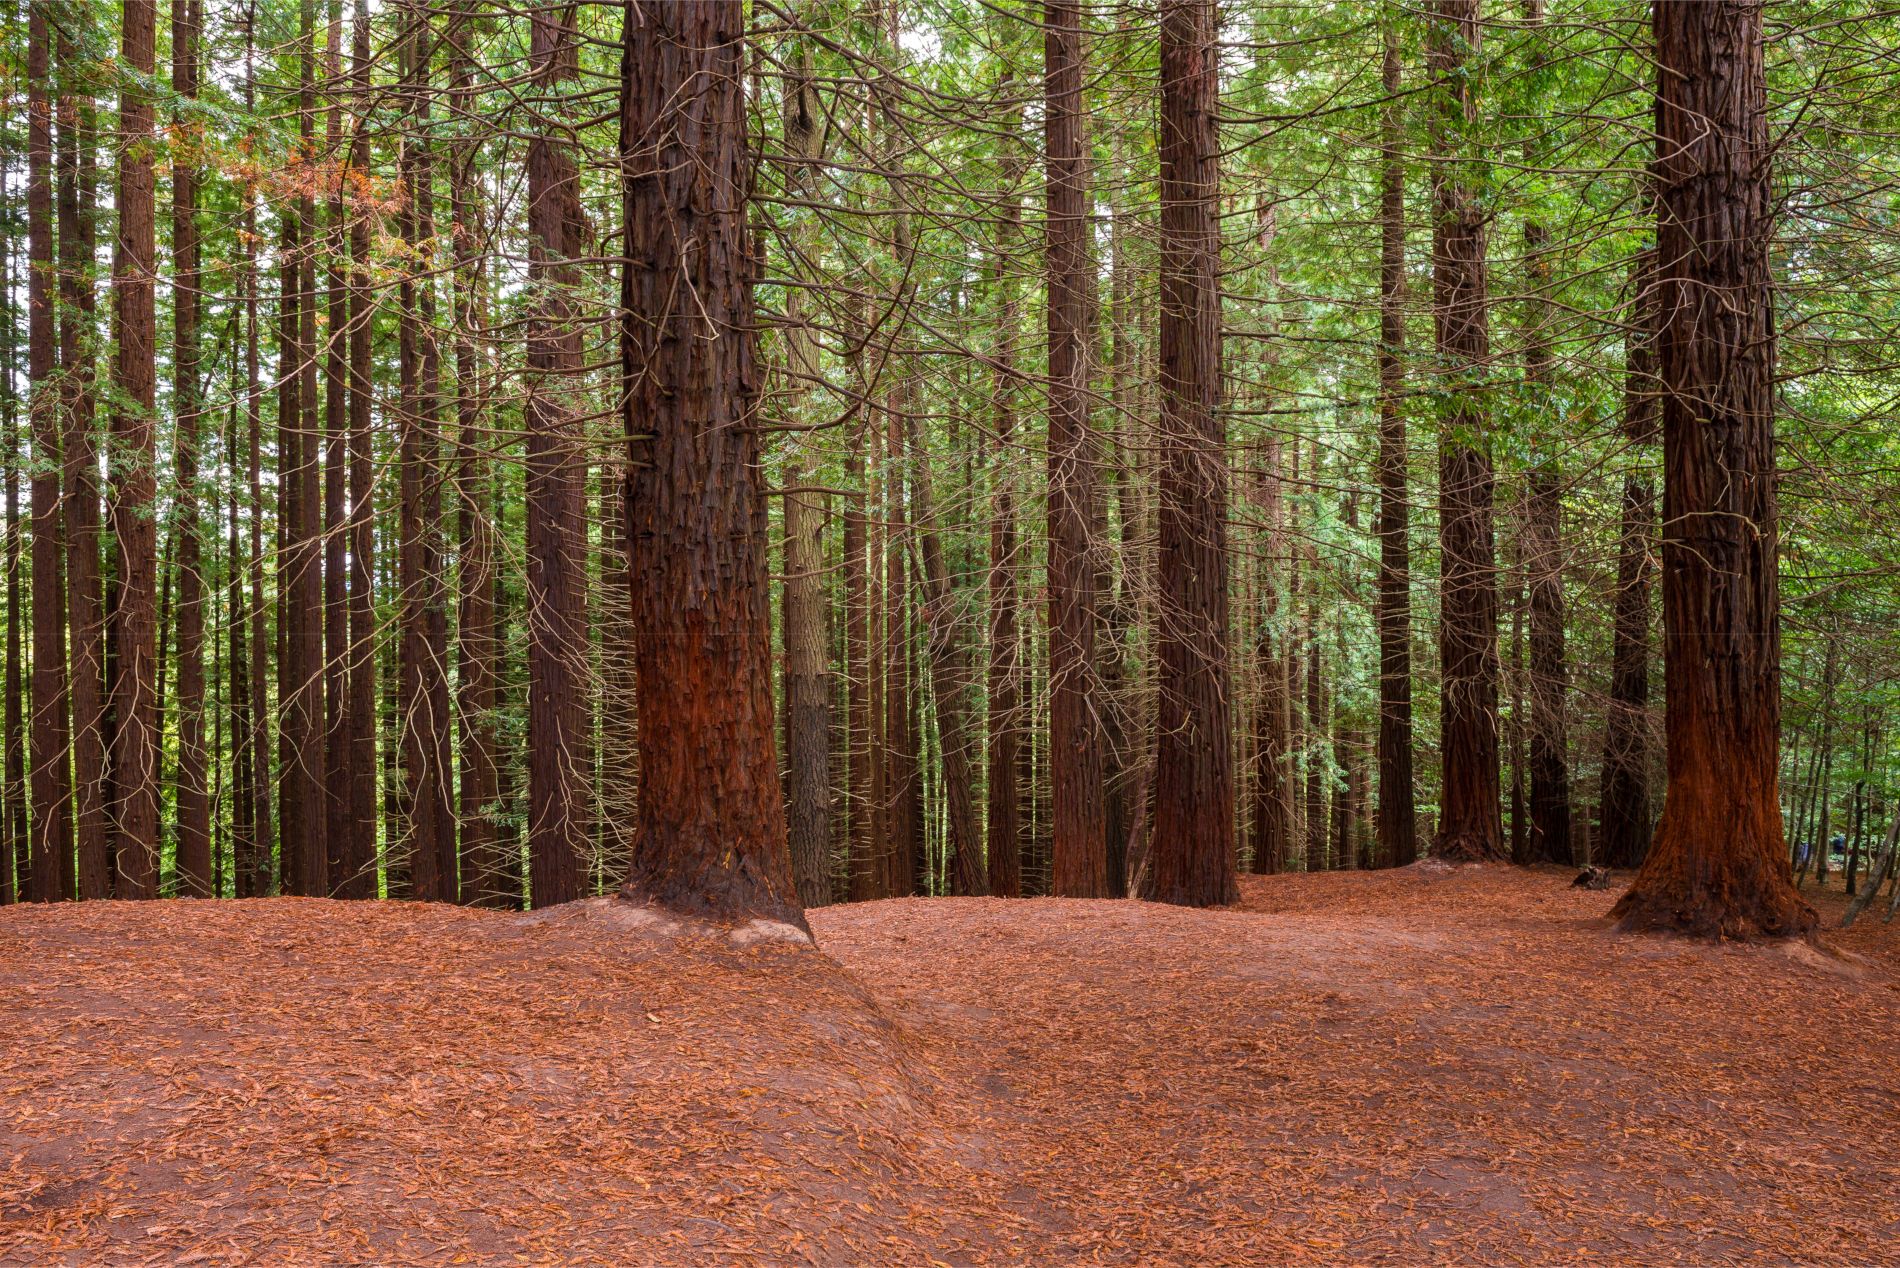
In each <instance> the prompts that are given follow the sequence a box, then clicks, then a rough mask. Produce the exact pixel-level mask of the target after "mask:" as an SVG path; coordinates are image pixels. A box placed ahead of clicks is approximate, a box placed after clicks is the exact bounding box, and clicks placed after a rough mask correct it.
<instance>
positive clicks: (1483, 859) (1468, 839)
mask: <svg viewBox="0 0 1900 1268" xmlns="http://www.w3.org/2000/svg"><path fill="white" fill-rule="evenodd" d="M1432 857H1433V858H1435V859H1443V860H1445V862H1447V863H1508V862H1510V861H1511V855H1510V853H1509V851H1507V850H1506V849H1505V848H1504V844H1503V842H1501V841H1489V840H1486V839H1485V837H1484V835H1483V834H1482V833H1478V832H1441V833H1440V834H1439V836H1438V839H1437V840H1436V841H1433V842H1432Z"/></svg>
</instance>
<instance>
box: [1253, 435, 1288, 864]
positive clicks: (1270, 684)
mask: <svg viewBox="0 0 1900 1268" xmlns="http://www.w3.org/2000/svg"><path fill="white" fill-rule="evenodd" d="M1266 450H1267V452H1266V457H1265V462H1264V467H1263V469H1262V470H1261V471H1260V472H1259V473H1258V481H1259V485H1260V493H1259V503H1260V508H1261V517H1262V518H1263V519H1264V520H1265V521H1266V529H1267V531H1266V549H1265V550H1264V551H1263V552H1262V553H1261V561H1260V565H1259V568H1258V572H1259V587H1260V598H1259V609H1260V613H1259V620H1260V633H1259V635H1258V637H1257V638H1256V640H1255V642H1254V672H1255V675H1256V676H1257V677H1258V678H1259V680H1260V691H1259V700H1258V703H1257V704H1256V706H1255V717H1254V762H1255V766H1256V775H1255V782H1254V794H1253V803H1254V804H1253V828H1252V830H1253V870H1254V872H1255V873H1257V874H1262V875H1267V874H1273V873H1278V872H1282V871H1285V870H1286V862H1287V853H1288V851H1287V846H1288V843H1289V841H1290V840H1291V834H1292V829H1293V745H1292V736H1291V735H1290V733H1289V732H1290V724H1291V713H1292V701H1291V699H1290V698H1289V696H1288V691H1287V673H1286V670H1287V662H1286V656H1285V652H1284V648H1285V646H1286V643H1287V637H1286V634H1285V632H1284V631H1285V630H1286V629H1288V628H1290V619H1289V617H1290V605H1289V606H1288V610H1287V612H1282V611H1281V603H1280V591H1279V588H1278V585H1277V578H1278V576H1279V574H1280V572H1281V571H1282V569H1283V568H1284V564H1283V563H1282V562H1281V561H1283V560H1285V559H1286V558H1288V548H1287V543H1286V532H1285V523H1284V521H1285V518H1286V495H1285V489H1284V484H1283V482H1282V480H1281V478H1280V464H1281V451H1280V438H1279V437H1278V436H1269V437H1268V439H1267V442H1266ZM1276 625H1277V626H1279V627H1280V630H1281V632H1280V633H1278V634H1277V635H1276V633H1275V627H1276Z"/></svg>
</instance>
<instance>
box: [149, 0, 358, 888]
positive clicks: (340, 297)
mask: <svg viewBox="0 0 1900 1268" xmlns="http://www.w3.org/2000/svg"><path fill="white" fill-rule="evenodd" d="M174 3H176V0H174ZM323 61H324V73H325V75H326V76H327V77H328V79H329V80H330V81H331V82H332V83H334V82H336V81H338V80H339V79H340V78H341V77H342V74H343V0H330V4H329V12H328V14H327V17H326V21H325V24H324V53H323ZM323 153H324V161H325V163H326V165H327V164H337V165H338V166H337V167H336V169H335V172H334V174H333V175H331V176H330V180H329V184H330V197H329V199H328V201H327V205H326V206H325V208H324V237H323V268H324V292H325V293H324V310H325V313H326V324H325V328H324V339H323V521H322V540H323V546H322V551H323V670H322V672H323V690H322V696H323V722H324V726H323V769H324V778H323V789H322V794H321V795H322V804H323V819H324V824H323V842H324V880H325V882H326V885H325V890H324V892H325V894H326V895H328V896H332V897H341V896H342V894H343V892H344V891H345V889H346V888H348V887H349V886H350V885H351V884H352V883H353V881H354V880H355V877H354V875H353V873H354V872H355V870H356V868H357V867H358V865H359V864H358V859H357V850H356V847H355V844H354V842H352V841H351V839H350V838H351V837H352V835H353V834H354V832H355V824H354V823H353V822H352V819H353V815H352V809H351V803H350V795H349V787H350V767H349V763H350V748H349V737H348V733H347V732H346V731H345V729H344V727H345V716H344V715H345V709H344V699H345V697H346V696H347V695H348V694H349V664H350V654H349V639H350V625H349V622H350V615H349V578H348V573H347V571H346V563H345V555H346V551H347V548H348V545H349V543H348V539H347V538H346V537H345V535H344V531H343V519H344V510H343V507H344V502H345V500H346V498H347V497H348V479H349V469H348V464H347V463H346V462H345V461H344V450H345V446H346V445H347V443H348V432H349V416H350V388H349V375H350V363H349V337H348V333H347V332H348V331H349V324H350V314H349V295H348V291H347V289H346V288H345V284H344V277H345V273H346V271H347V269H348V264H349V261H348V256H347V254H346V248H345V245H344V243H345V241H346V231H345V229H344V215H345V205H344V189H345V181H346V179H347V177H346V176H345V174H344V173H345V171H346V170H347V169H346V168H345V167H344V166H343V164H345V163H346V162H347V157H346V156H345V155H344V153H343V107H342V104H341V102H340V99H339V98H338V97H337V96H336V95H334V94H333V96H332V99H331V103H330V108H329V110H328V111H327V112H326V115H325V122H324V138H323ZM313 298H314V297H313Z"/></svg>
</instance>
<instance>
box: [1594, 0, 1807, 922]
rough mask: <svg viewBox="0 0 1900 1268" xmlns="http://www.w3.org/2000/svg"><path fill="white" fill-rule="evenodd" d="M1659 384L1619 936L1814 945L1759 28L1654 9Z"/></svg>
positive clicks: (1729, 6)
mask: <svg viewBox="0 0 1900 1268" xmlns="http://www.w3.org/2000/svg"><path fill="white" fill-rule="evenodd" d="M1655 34H1656V53H1657V63H1658V78H1657V90H1656V132H1657V142H1658V143H1657V261H1656V268H1657V281H1658V284H1659V286H1660V303H1661V314H1660V328H1659V332H1658V340H1657V354H1658V366H1659V370H1660V375H1661V380H1662V394H1663V395H1662V424H1663V467H1664V483H1663V524H1664V526H1665V533H1664V540H1663V565H1662V589H1663V629H1664V631H1665V635H1666V637H1665V638H1664V640H1663V674H1664V682H1665V686H1666V689H1667V691H1668V699H1669V709H1668V723H1667V733H1668V742H1669V758H1668V775H1669V783H1668V788H1667V791H1666V793H1665V795H1664V801H1663V813H1662V822H1661V823H1660V824H1659V825H1658V826H1657V830H1656V838H1655V841H1654V842H1653V843H1652V844H1651V846H1650V850H1649V857H1648V858H1647V860H1646V861H1645V862H1644V864H1643V867H1642V870H1641V871H1639V872H1638V873H1637V875H1636V881H1635V883H1634V884H1633V885H1632V886H1631V887H1630V891H1629V892H1628V893H1627V894H1625V895H1623V897H1622V899H1621V900H1619V901H1618V902H1617V904H1616V907H1615V908H1614V910H1613V911H1612V912H1611V915H1612V916H1614V917H1615V918H1617V919H1618V921H1619V922H1620V924H1621V927H1622V928H1624V929H1668V930H1675V931H1677V932H1681V933H1686V934H1691V935H1695V936H1698V937H1710V938H1757V937H1788V936H1806V935H1808V934H1810V933H1812V932H1813V930H1814V928H1815V925H1816V922H1817V917H1816V915H1815V912H1814V909H1813V908H1812V907H1810V906H1809V905H1808V904H1807V903H1806V902H1805V901H1804V900H1803V899H1802V898H1801V896H1800V894H1798V893H1797V892H1796V891H1795V888H1794V883H1793V877H1792V875H1791V874H1790V869H1789V864H1788V851H1787V842H1786V840H1785V839H1784V837H1783V836H1782V825H1781V807H1780V802H1779V800H1778V799H1777V797H1776V779H1777V770H1776V767H1777V757H1778V754H1777V748H1778V745H1779V743H1780V738H1781V697H1780V692H1781V682H1780V677H1781V643H1780V630H1779V621H1778V610H1779V605H1780V588H1779V581H1778V577H1777V572H1776V554H1775V546H1776V523H1775V501H1776V499H1775V478H1776V477H1775V428H1774V365H1775V328H1774V307H1773V304H1774V300H1773V294H1772V291H1771V283H1770V275H1769V246H1770V241H1771V236H1772V235H1771V218H1772V216H1773V213H1774V198H1773V191H1772V188H1771V186H1770V183H1769V161H1768V156H1769V133H1768V120H1767V102H1766V97H1767V93H1766V87H1765V76H1764V72H1763V53H1762V11H1761V7H1760V6H1759V5H1758V4H1753V3H1748V2H1747V0H1658V3H1657V4H1656V8H1655Z"/></svg>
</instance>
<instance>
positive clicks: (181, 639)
mask: <svg viewBox="0 0 1900 1268" xmlns="http://www.w3.org/2000/svg"><path fill="white" fill-rule="evenodd" d="M171 21H172V90H173V91H174V92H175V93H177V94H178V95H179V96H180V97H181V98H184V99H186V100H189V99H191V98H193V97H196V96H197V95H198V29H199V26H200V25H201V23H202V22H203V0H172V12H171ZM178 126H179V128H180V129H181V130H182V131H184V132H185V133H186V134H187V135H188V134H189V131H190V130H191V129H192V128H193V127H195V124H194V123H193V122H192V121H190V120H188V119H181V120H179V123H178ZM183 153H185V154H189V149H188V148H187V149H185V150H184V151H183ZM172 269H173V285H172V416H173V420H174V421H173V426H174V431H173V438H172V445H173V448H174V456H175V459H176V463H177V472H178V490H177V493H176V501H175V502H174V504H173V512H172V513H173V522H174V524H175V526H176V527H175V528H174V529H173V532H174V534H175V540H176V546H175V552H176V558H177V565H178V597H177V605H178V606H177V618H178V635H177V637H178V770H177V781H178V783H177V791H176V797H177V806H178V893H179V895H180V896H181V897H185V896H200V897H209V896H211V894H212V892H213V891H212V888H211V879H212V878H211V801H210V790H209V788H208V786H207V781H208V757H207V754H206V751H205V738H204V735H205V669H204V579H203V576H202V574H201V568H202V566H203V554H204V548H203V539H202V529H201V527H200V525H199V512H198V434H199V419H200V414H199V411H200V405H199V352H198V292H199V290H200V288H201V287H202V285H203V280H202V275H201V274H200V273H199V270H198V173H197V171H196V170H195V169H194V167H193V166H192V165H191V163H190V161H189V160H188V159H186V160H184V161H180V160H179V159H177V158H175V159H174V161H173V164H172Z"/></svg>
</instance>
